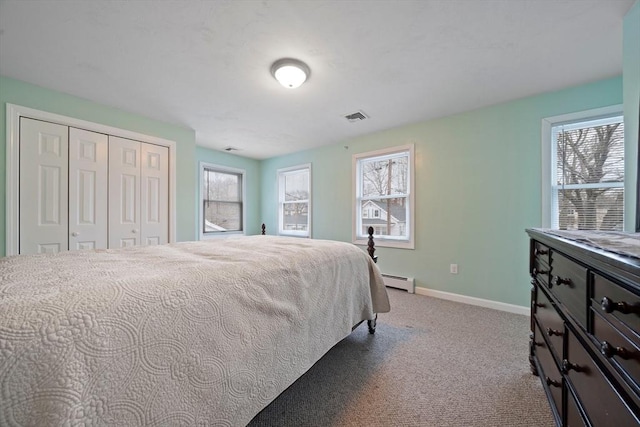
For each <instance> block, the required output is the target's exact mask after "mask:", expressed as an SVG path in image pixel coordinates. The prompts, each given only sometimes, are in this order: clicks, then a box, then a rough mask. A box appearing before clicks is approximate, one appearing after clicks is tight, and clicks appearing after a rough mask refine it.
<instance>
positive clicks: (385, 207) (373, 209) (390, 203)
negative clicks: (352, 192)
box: [360, 197, 407, 238]
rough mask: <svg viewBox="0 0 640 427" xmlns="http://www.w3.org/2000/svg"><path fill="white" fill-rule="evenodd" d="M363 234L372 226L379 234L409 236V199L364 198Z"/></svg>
mask: <svg viewBox="0 0 640 427" xmlns="http://www.w3.org/2000/svg"><path fill="white" fill-rule="evenodd" d="M360 213H361V224H362V234H363V235H367V229H368V228H369V227H370V226H371V227H373V228H374V230H375V232H374V233H375V234H376V235H378V236H390V237H394V236H395V237H399V238H406V237H407V199H406V197H398V198H392V199H384V200H379V199H378V200H363V201H361V204H360Z"/></svg>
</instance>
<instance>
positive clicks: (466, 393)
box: [249, 289, 554, 427]
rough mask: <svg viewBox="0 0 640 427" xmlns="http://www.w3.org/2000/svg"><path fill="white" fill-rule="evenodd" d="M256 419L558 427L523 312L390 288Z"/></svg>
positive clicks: (283, 423) (303, 422) (294, 423)
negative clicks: (532, 366) (532, 360)
mask: <svg viewBox="0 0 640 427" xmlns="http://www.w3.org/2000/svg"><path fill="white" fill-rule="evenodd" d="M389 296H390V299H391V313H387V314H384V315H380V318H379V321H378V330H377V332H376V334H375V335H369V333H368V332H367V328H366V325H364V324H363V325H361V326H360V327H359V328H358V329H356V330H355V331H354V332H353V333H352V334H351V335H350V336H349V337H347V338H345V339H344V340H343V341H341V342H340V343H338V344H337V345H336V346H335V347H334V348H333V349H332V350H331V351H329V353H327V354H326V355H325V356H324V357H323V358H322V359H321V360H320V361H319V362H318V363H316V364H315V365H314V366H313V367H312V368H311V369H310V370H309V371H308V372H307V373H306V374H305V375H304V376H303V377H302V378H300V379H299V380H298V381H296V382H295V383H294V384H293V385H292V386H291V387H289V388H288V389H287V390H286V391H285V392H284V393H283V394H281V395H280V396H279V397H278V399H276V400H275V401H274V402H272V403H271V404H270V405H269V406H268V407H267V408H265V409H264V410H263V411H262V412H261V413H260V414H258V415H257V416H256V417H255V418H254V420H253V421H252V422H251V424H249V425H250V426H465V427H469V426H514V427H515V426H536V427H541V426H553V425H554V422H553V419H552V416H551V411H550V409H549V404H548V403H547V400H546V397H545V395H544V391H543V390H542V386H541V384H540V380H539V378H538V377H536V376H533V375H532V374H531V373H530V371H529V361H528V341H529V338H528V336H529V318H528V317H526V316H521V315H516V314H510V313H505V312H500V311H496V310H491V309H486V308H481V307H475V306H470V305H465V304H460V303H455V302H451V301H445V300H439V299H435V298H429V297H425V296H420V295H411V294H408V293H406V292H404V291H398V290H391V289H390V290H389Z"/></svg>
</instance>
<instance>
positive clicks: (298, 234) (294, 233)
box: [277, 163, 313, 238]
mask: <svg viewBox="0 0 640 427" xmlns="http://www.w3.org/2000/svg"><path fill="white" fill-rule="evenodd" d="M303 170H307V171H308V173H309V199H308V200H296V202H295V203H300V202H303V203H307V204H308V205H309V208H308V211H309V213H308V215H307V231H302V230H285V229H284V204H285V200H284V183H285V178H286V176H287V175H289V174H292V173H297V172H300V171H303ZM277 176H278V235H280V236H295V237H309V238H310V237H311V224H312V221H311V210H312V205H311V199H312V194H311V189H312V188H313V185H312V182H311V176H312V175H311V163H305V164H302V165H297V166H291V167H287V168H282V169H278V170H277Z"/></svg>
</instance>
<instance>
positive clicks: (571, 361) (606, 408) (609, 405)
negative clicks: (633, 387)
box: [562, 330, 640, 426]
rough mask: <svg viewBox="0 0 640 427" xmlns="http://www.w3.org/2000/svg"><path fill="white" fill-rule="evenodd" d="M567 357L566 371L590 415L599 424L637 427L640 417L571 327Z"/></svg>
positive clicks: (568, 332) (564, 362) (588, 415)
mask: <svg viewBox="0 0 640 427" xmlns="http://www.w3.org/2000/svg"><path fill="white" fill-rule="evenodd" d="M566 332H567V340H568V347H567V358H566V359H565V360H563V363H562V370H563V372H564V374H565V375H567V376H568V378H569V381H570V382H571V386H572V387H573V389H574V390H575V392H576V395H577V397H578V399H579V400H580V402H581V404H582V407H583V408H584V409H585V412H586V415H587V417H588V418H589V420H590V421H591V423H592V424H593V425H596V426H635V425H638V422H640V420H638V419H636V417H635V416H634V414H633V412H632V411H631V410H630V409H629V408H628V407H627V405H626V404H625V403H624V402H623V400H622V399H621V398H620V396H619V395H618V394H617V392H616V391H615V388H614V387H613V386H612V385H611V383H609V381H608V380H607V379H606V378H605V376H604V375H603V374H602V372H601V371H600V369H599V368H598V367H597V366H596V365H595V363H594V361H593V360H592V359H591V357H590V356H589V354H588V353H587V351H586V350H585V348H584V347H583V346H582V344H580V342H579V341H578V339H577V338H576V337H575V336H574V335H573V333H571V332H570V331H569V330H567V331H566Z"/></svg>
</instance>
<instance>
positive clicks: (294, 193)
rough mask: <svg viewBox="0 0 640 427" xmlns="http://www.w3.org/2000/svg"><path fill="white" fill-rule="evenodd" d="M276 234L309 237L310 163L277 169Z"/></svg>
mask: <svg viewBox="0 0 640 427" xmlns="http://www.w3.org/2000/svg"><path fill="white" fill-rule="evenodd" d="M278 200H279V203H278V222H279V226H278V234H281V235H288V236H301V237H311V164H306V165H301V166H294V167H291V168H286V169H279V170H278Z"/></svg>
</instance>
